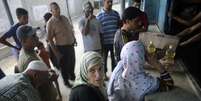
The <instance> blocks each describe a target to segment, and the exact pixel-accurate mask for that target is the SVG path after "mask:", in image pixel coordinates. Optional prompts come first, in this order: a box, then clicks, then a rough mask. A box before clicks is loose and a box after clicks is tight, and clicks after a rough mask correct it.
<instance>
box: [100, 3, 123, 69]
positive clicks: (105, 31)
mask: <svg viewBox="0 0 201 101" xmlns="http://www.w3.org/2000/svg"><path fill="white" fill-rule="evenodd" d="M97 19H98V20H99V21H100V23H101V26H102V29H101V31H102V34H101V41H102V46H103V58H104V62H105V63H104V64H105V73H106V72H107V56H108V52H109V51H110V54H111V60H112V70H113V69H114V67H115V59H114V53H113V43H114V35H115V33H116V31H117V29H118V28H119V27H120V26H119V25H120V17H119V14H118V12H117V11H115V10H113V9H112V0H104V7H103V9H102V10H101V12H100V13H99V14H98V15H97Z"/></svg>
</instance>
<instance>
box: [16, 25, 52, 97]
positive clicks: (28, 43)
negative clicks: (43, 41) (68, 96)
mask: <svg viewBox="0 0 201 101" xmlns="http://www.w3.org/2000/svg"><path fill="white" fill-rule="evenodd" d="M17 37H18V39H19V40H20V42H21V43H22V49H21V50H20V55H19V61H18V68H19V72H20V73H22V72H24V71H26V69H27V67H28V65H29V64H30V62H32V61H36V60H37V61H42V60H40V59H39V58H38V56H37V55H36V53H35V51H34V47H36V46H37V44H38V43H39V41H38V37H37V36H36V29H34V28H32V27H31V26H26V25H22V26H20V27H19V28H18V29H17ZM53 74H54V73H53ZM55 75H56V74H55ZM43 79H44V78H43ZM38 91H39V94H40V97H41V99H42V101H55V100H56V90H55V88H54V86H53V84H52V82H46V83H44V84H42V85H40V86H39V87H38Z"/></svg>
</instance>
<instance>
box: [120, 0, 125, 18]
mask: <svg viewBox="0 0 201 101" xmlns="http://www.w3.org/2000/svg"><path fill="white" fill-rule="evenodd" d="M120 3H121V10H120V15H122V13H123V11H124V9H125V0H121V2H120Z"/></svg>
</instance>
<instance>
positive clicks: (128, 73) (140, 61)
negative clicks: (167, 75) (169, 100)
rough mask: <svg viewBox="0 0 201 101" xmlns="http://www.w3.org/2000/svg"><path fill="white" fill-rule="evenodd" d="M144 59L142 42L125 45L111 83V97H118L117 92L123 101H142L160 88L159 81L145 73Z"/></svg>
mask: <svg viewBox="0 0 201 101" xmlns="http://www.w3.org/2000/svg"><path fill="white" fill-rule="evenodd" d="M144 57H145V51H144V46H143V44H142V42H140V41H131V42H128V43H127V44H125V45H124V47H123V48H122V51H121V60H120V62H119V63H118V65H117V67H115V70H114V72H113V73H112V77H111V79H110V81H109V86H108V95H109V97H112V96H116V95H115V94H117V91H121V92H120V94H122V95H120V96H121V99H122V100H125V101H142V100H143V98H144V95H145V94H147V93H149V92H151V91H152V90H155V89H157V88H158V81H157V79H156V78H154V77H152V76H150V75H148V74H146V73H145V71H144V68H143V66H144V63H145V58H144ZM118 94H119V92H118Z"/></svg>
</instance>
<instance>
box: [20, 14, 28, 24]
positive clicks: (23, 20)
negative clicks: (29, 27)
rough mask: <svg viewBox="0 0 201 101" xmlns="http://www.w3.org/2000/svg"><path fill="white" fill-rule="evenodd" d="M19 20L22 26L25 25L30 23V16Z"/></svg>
mask: <svg viewBox="0 0 201 101" xmlns="http://www.w3.org/2000/svg"><path fill="white" fill-rule="evenodd" d="M18 19H19V21H20V23H21V24H23V25H25V24H27V23H28V20H29V17H28V15H22V16H20V17H19V18H18Z"/></svg>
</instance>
